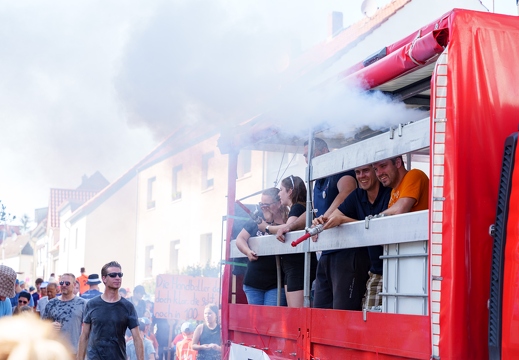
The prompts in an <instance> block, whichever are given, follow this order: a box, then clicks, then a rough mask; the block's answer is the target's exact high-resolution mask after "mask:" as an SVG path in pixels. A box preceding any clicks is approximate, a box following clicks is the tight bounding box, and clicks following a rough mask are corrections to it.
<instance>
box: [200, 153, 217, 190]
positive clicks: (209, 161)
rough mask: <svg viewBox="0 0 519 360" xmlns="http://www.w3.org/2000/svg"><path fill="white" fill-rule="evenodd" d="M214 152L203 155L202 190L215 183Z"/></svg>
mask: <svg viewBox="0 0 519 360" xmlns="http://www.w3.org/2000/svg"><path fill="white" fill-rule="evenodd" d="M213 162H214V152H213V151H211V152H210V153H207V154H204V155H202V190H206V189H209V188H212V187H213V185H214V164H213Z"/></svg>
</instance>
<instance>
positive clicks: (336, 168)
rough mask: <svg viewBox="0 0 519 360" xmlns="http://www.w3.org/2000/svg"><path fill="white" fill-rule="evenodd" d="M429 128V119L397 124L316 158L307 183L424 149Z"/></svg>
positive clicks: (427, 142) (428, 139)
mask: <svg viewBox="0 0 519 360" xmlns="http://www.w3.org/2000/svg"><path fill="white" fill-rule="evenodd" d="M429 124H430V121H429V118H428V117H427V118H425V119H422V120H419V121H415V122H412V123H408V124H399V125H398V126H395V127H391V128H390V129H389V131H388V132H385V133H382V134H380V135H376V136H374V137H371V138H368V139H366V140H362V141H360V142H358V143H354V144H352V145H348V146H345V147H343V148H340V149H337V150H334V151H331V152H329V153H327V154H323V155H321V156H318V157H315V158H313V159H312V168H311V169H310V181H314V180H317V179H321V178H324V177H326V176H329V175H334V174H338V173H340V172H343V171H346V170H351V169H354V168H356V167H359V166H363V165H366V164H372V163H374V162H376V161H380V160H384V159H389V158H392V157H395V156H398V155H403V154H409V153H412V152H416V151H420V150H423V149H426V148H428V147H429V145H430V125H429Z"/></svg>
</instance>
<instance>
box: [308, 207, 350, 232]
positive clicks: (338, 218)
mask: <svg viewBox="0 0 519 360" xmlns="http://www.w3.org/2000/svg"><path fill="white" fill-rule="evenodd" d="M353 221H358V220H355V219H352V218H350V217H348V216H346V215H344V214H343V213H342V212H341V211H340V210H339V209H335V211H334V212H333V213H332V214H331V215H330V217H328V218H327V217H325V216H324V215H323V216H319V217H318V218H315V219H314V221H313V222H312V224H313V225H314V226H316V225H319V224H324V226H323V230H326V229H330V228H333V227H336V226H339V225H341V224H345V223H349V222H353Z"/></svg>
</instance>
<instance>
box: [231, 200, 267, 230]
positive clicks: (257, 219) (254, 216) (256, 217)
mask: <svg viewBox="0 0 519 360" xmlns="http://www.w3.org/2000/svg"><path fill="white" fill-rule="evenodd" d="M236 204H238V205H239V206H240V207H241V208H242V209H243V211H245V212H246V213H247V215H249V216H250V218H251V219H252V220H254V221H255V222H256V224H261V222H262V221H263V220H262V219H261V218H260V217H259V215H258V213H259V211H258V210H255V211H254V212H252V211H250V210H249V208H248V207H246V206H245V205H243V204H242V203H241V202H240V200H236Z"/></svg>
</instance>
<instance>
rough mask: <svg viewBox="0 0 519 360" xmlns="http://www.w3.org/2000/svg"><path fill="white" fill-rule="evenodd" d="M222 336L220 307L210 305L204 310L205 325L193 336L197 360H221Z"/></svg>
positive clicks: (197, 329) (198, 328)
mask: <svg viewBox="0 0 519 360" xmlns="http://www.w3.org/2000/svg"><path fill="white" fill-rule="evenodd" d="M221 344H222V334H221V332H220V324H219V323H218V306H216V305H214V304H208V305H206V306H205V309H204V323H203V324H200V325H198V326H197V327H196V329H195V333H194V334H193V350H197V351H198V354H197V356H196V358H197V360H219V359H221V358H222V355H221V351H222V348H221Z"/></svg>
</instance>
